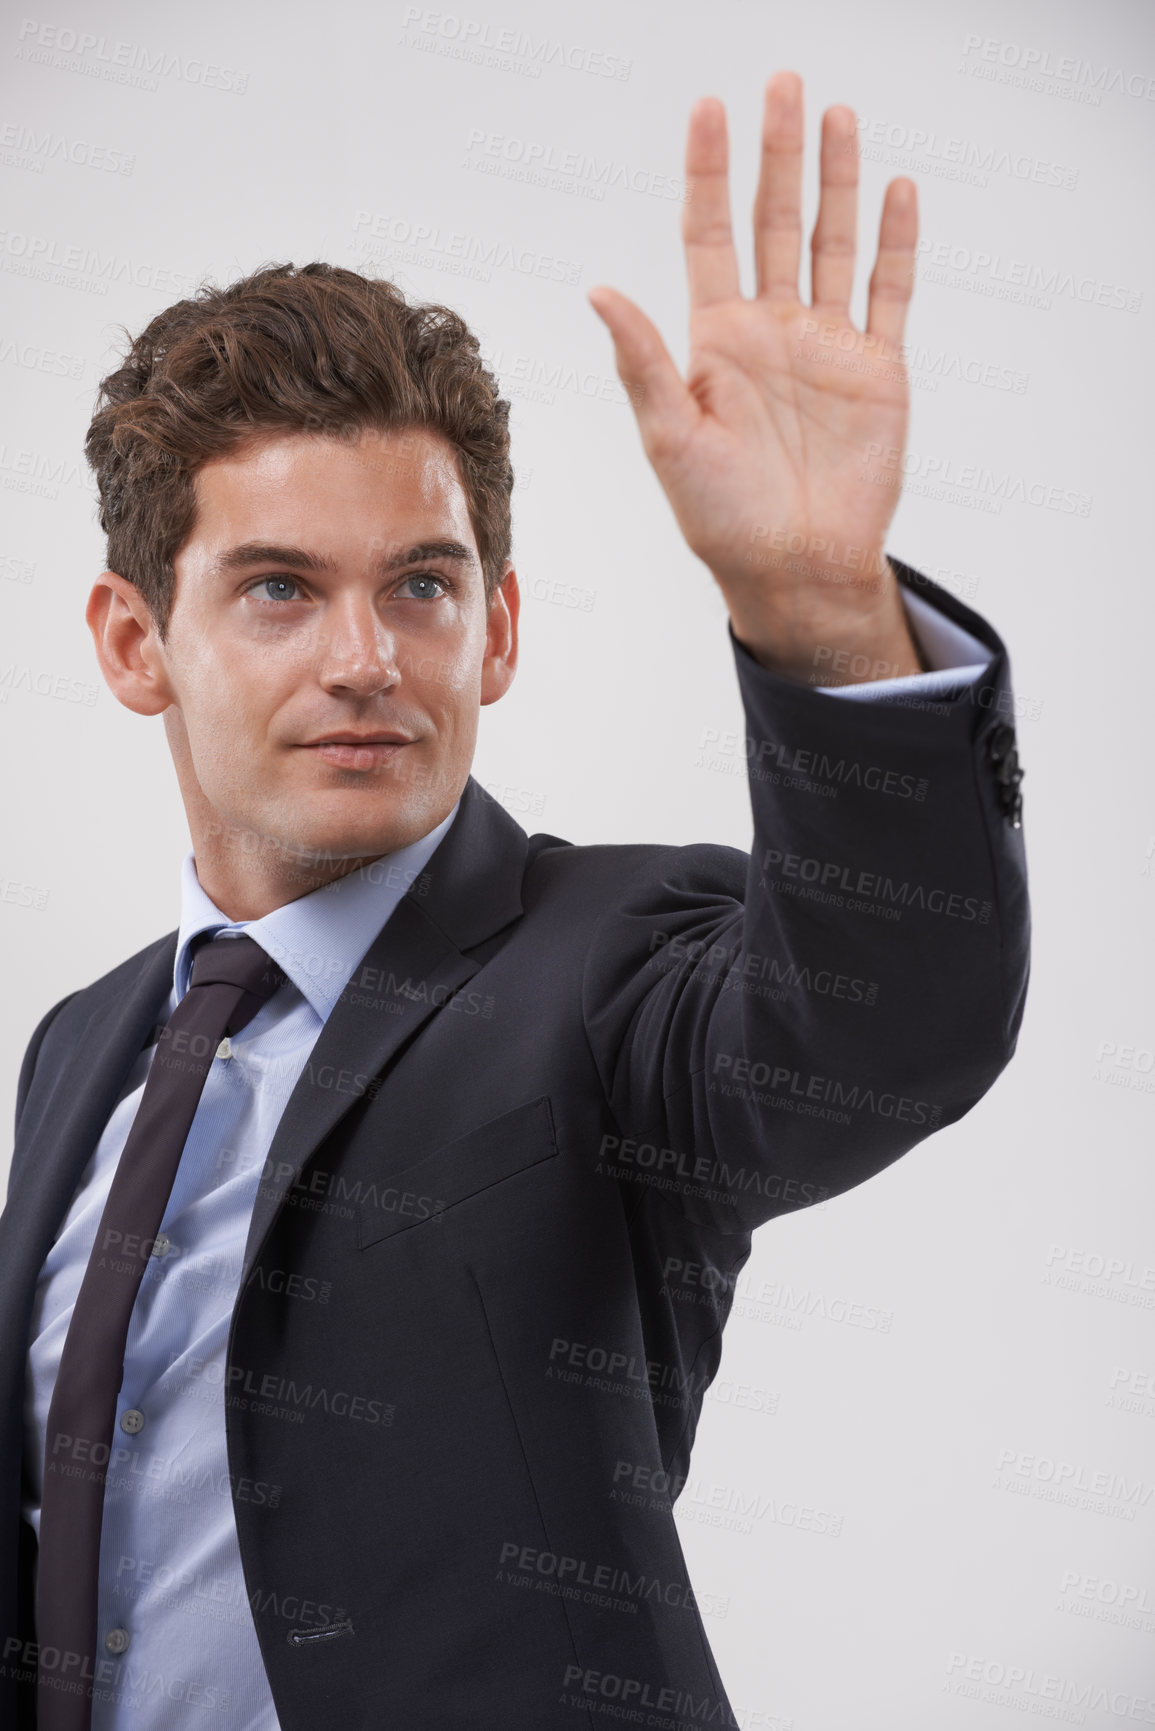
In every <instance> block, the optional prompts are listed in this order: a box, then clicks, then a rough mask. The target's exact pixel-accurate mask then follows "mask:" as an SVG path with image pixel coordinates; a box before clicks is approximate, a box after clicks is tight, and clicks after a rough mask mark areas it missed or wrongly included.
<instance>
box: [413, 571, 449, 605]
mask: <svg viewBox="0 0 1155 1731" xmlns="http://www.w3.org/2000/svg"><path fill="white" fill-rule="evenodd" d="M403 581H404V582H405V583H436V584H438V585H439V586H440V587H439V589H438V590H437V592H436V593H434V594H432V595H421V596H418V597H417V599H418V600H421V601H436V599H437V595H438V594H440V593H442V592H444V590H445V588H446V582H445V578H444V577H438V576H437V574H436V573H435V572H433V571H415V572H414V573H413V575H412V577H406V578H404V579H403Z"/></svg>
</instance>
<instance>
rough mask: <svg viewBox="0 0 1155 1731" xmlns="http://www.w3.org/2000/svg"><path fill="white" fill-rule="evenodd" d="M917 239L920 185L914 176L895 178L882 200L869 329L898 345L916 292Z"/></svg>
mask: <svg viewBox="0 0 1155 1731" xmlns="http://www.w3.org/2000/svg"><path fill="white" fill-rule="evenodd" d="M917 241H918V189H917V187H916V186H915V184H914V181H913V180H906V179H903V180H892V181H891V183H890V185H889V186H888V187H887V189H886V197H885V198H884V199H883V201H882V222H881V223H880V225H879V230H878V257H877V258H876V259H875V261H874V270H873V271H872V273H871V277H870V301H869V305H868V308H867V314H866V329H867V332H868V333H869V334H870V335H871V336H876V337H881V339H882V341H883V342H884V343H886V344H888V345H889V344H894V346H895V347H898V346H899V345H900V344H901V343H902V334H903V331H904V330H905V329H906V314H907V309H908V307H909V306H910V297H911V295H912V294H913V292H914V250H915V246H916V244H917Z"/></svg>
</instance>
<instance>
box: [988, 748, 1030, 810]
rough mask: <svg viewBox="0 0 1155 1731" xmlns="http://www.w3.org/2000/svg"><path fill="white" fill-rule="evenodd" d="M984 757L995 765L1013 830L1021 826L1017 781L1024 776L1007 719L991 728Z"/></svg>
mask: <svg viewBox="0 0 1155 1731" xmlns="http://www.w3.org/2000/svg"><path fill="white" fill-rule="evenodd" d="M987 757H988V758H989V760H990V762H991V763H992V764H993V765H994V771H995V781H996V783H997V785H998V798H999V805H1000V807H1001V808H1002V812H1003V816H1004V817H1005V818H1006V819H1007V821H1008V822H1009V823H1010V825H1011V828H1012V829H1022V827H1023V796H1022V794H1021V793H1020V792H1019V783H1020V782H1021V781H1022V779H1023V768H1022V765H1021V764H1020V762H1019V752H1018V747H1017V746H1016V744H1015V730H1014V728H1013V727H1008V726H1007V724H1006V722H1000V723H999V725H998V726H997V727H996V728H993V729H992V731H991V735H990V738H989V739H988V740H987Z"/></svg>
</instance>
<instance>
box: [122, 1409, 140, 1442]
mask: <svg viewBox="0 0 1155 1731" xmlns="http://www.w3.org/2000/svg"><path fill="white" fill-rule="evenodd" d="M120 1428H121V1430H126V1431H127V1432H128V1434H129V1436H135V1435H136V1433H137V1431H138V1430H143V1429H144V1414H143V1413H142V1412H141V1410H140V1408H139V1407H135V1406H130V1407H129V1409H128V1411H127V1412H122V1413H121V1415H120Z"/></svg>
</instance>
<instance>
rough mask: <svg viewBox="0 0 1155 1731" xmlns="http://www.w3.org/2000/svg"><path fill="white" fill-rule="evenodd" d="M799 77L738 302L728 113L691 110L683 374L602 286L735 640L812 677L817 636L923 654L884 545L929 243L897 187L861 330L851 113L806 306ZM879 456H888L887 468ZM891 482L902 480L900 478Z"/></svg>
mask: <svg viewBox="0 0 1155 1731" xmlns="http://www.w3.org/2000/svg"><path fill="white" fill-rule="evenodd" d="M802 145H803V116H802V81H801V79H800V78H799V77H798V75H797V74H796V73H794V72H780V73H777V74H776V75H775V76H774V77H772V78H771V79H770V80H769V81H768V83H767V85H766V94H765V107H764V114H763V127H762V167H761V175H760V178H759V182H758V190H757V195H756V197H755V202H754V257H755V268H756V275H757V282H756V288H755V293H754V295H753V297H752V298H750V299H746V298H744V297H743V295H742V293H741V290H740V285H739V280H738V261H737V258H736V256H735V252H734V239H733V230H732V228H731V224H730V188H729V172H728V170H729V149H728V141H727V131H726V111H725V109H724V107H723V106H722V104H721V102H720V101H718V99H717V98H715V97H703V98H702V100H701V101H699V102H697V103H696V104H695V105H694V107H693V109H692V111H691V114H690V126H689V134H688V139H687V146H686V180H687V191H688V198H687V202H686V204H685V205H684V207H683V214H682V236H683V240H684V242H685V252H686V270H687V275H688V278H689V289H690V359H689V366H688V369H687V373H686V377H685V379H684V380H683V378H682V377H681V375H680V374H679V372H678V369H677V367H676V366H675V365H674V362H673V360H672V359H671V357H670V354H669V351H668V350H667V348H666V346H665V343H664V342H663V341H662V338H661V335H660V333H659V332H658V330H657V328H656V326H655V325H654V324H653V323H652V322H651V321H650V319H648V318H647V317H646V315H645V313H643V312H642V310H641V308H640V307H638V306H636V305H635V304H634V302H633V301H630V300H628V299H627V298H626V296H625V295H623V294H620V293H619V292H618V291H617V290H616V289H612V288H608V287H606V286H604V285H602V286H599V287H597V288H596V289H593V290H591V291H590V295H589V299H590V301H591V304H592V305H593V307H594V310H595V311H596V312H597V313H598V314H599V316H600V317H601V318H602V319H603V320H604V321H605V323H606V325H607V326H608V327H609V330H610V334H611V336H612V337H613V341H614V351H615V358H616V363H617V369H618V374H619V376H620V378H621V380H622V383H623V384H624V386H625V387H626V390H627V392H628V393H629V396H630V399H631V402H632V403H633V405H634V412H635V414H636V416H637V421H638V428H639V431H640V433H641V438H642V444H643V446H644V448H645V451H646V455H647V456H648V458H649V460H650V462H651V463H652V465H653V467H654V470H655V472H656V473H657V475H658V478H659V480H660V481H661V483H662V486H663V488H664V489H665V492H666V496H667V498H668V499H669V501H670V504H671V506H672V507H673V511H674V515H675V517H676V518H677V520H678V524H679V526H680V528H681V530H682V533H683V534H684V535H685V538H686V540H687V542H688V543H689V545H690V547H691V548H692V549H693V551H694V552H695V553H696V554H697V555H698V557H699V558H700V559H702V560H703V561H704V562H705V564H706V565H707V566H708V567H709V569H710V571H711V572H712V574H713V576H714V577H715V579H716V580H717V582H718V584H719V586H720V587H721V589H722V592H723V595H724V597H725V599H726V603H727V606H728V607H729V610H730V618H731V624H732V627H733V630H734V634H735V636H736V637H737V638H738V640H739V641H740V642H743V643H745V644H746V645H747V647H749V648H750V649H751V650H752V652H753V653H755V654H756V655H757V656H758V658H759V659H760V660H762V661H763V662H764V663H765V664H766V665H768V666H775V667H778V668H779V669H781V670H783V671H787V672H792V673H795V674H799V673H802V672H804V670H805V669H807V668H809V667H810V666H812V665H813V648H814V645H815V644H816V643H819V642H822V643H824V644H827V645H834V646H836V647H847V648H852V649H854V650H855V651H858V650H863V649H865V650H867V651H868V653H870V654H871V658H872V659H878V658H879V656H880V655H881V657H882V659H884V660H886V662H887V664H888V665H889V666H892V667H894V669H895V671H896V672H902V673H915V672H917V671H918V669H919V666H920V662H919V660H918V656H917V652H916V650H915V647H914V644H913V642H912V641H911V639H910V636H909V633H908V631H907V628H906V621H905V615H904V613H903V609H902V606H901V601H900V598H899V594H898V587H897V581H896V579H895V577H894V573H893V571H892V570H891V569H890V566H889V564H888V563H887V561H886V558H885V554H884V551H883V543H884V539H885V535H886V531H887V527H888V525H889V523H890V520H891V518H892V517H893V515H894V511H895V507H896V506H897V504H898V495H899V483H900V480H901V473H902V470H901V465H900V464H899V463H898V462H897V460H896V458H895V455H894V454H895V453H896V452H901V450H902V448H903V446H904V445H905V440H906V429H907V418H908V413H909V386H908V382H907V375H906V368H905V365H904V363H903V360H902V357H901V349H900V345H901V342H902V334H903V328H904V325H905V321H906V312H907V307H908V305H909V302H910V296H911V289H912V285H913V280H914V249H915V242H916V239H917V236H918V214H917V197H916V192H915V187H914V184H913V182H912V181H910V180H906V179H899V180H892V181H891V182H890V184H889V186H888V187H887V189H886V197H885V200H884V202H883V210H882V223H881V229H880V234H879V245H878V256H877V258H876V260H875V265H874V271H873V274H872V276H871V279H870V297H869V307H868V312H867V321H866V329H865V331H858V330H857V329H856V328H855V327H854V326H853V325H852V323H851V320H850V297H851V293H852V290H853V286H854V265H855V251H856V229H857V203H858V135H857V126H856V123H855V116H854V113H853V111H852V110H851V109H849V108H844V107H836V108H830V109H827V110H826V113H825V114H824V116H823V122H822V147H821V195H820V199H819V207H818V219H817V222H816V224H815V228H814V234H813V238H812V241H811V304H810V305H809V306H807V305H806V304H805V303H804V302H803V301H802V299H801V298H800V295H799V290H798V268H799V258H800V253H801V245H802V157H803V150H802ZM880 453H885V454H887V455H888V457H889V462H886V461H883V462H880V460H879V458H880ZM891 483H892V484H891Z"/></svg>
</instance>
